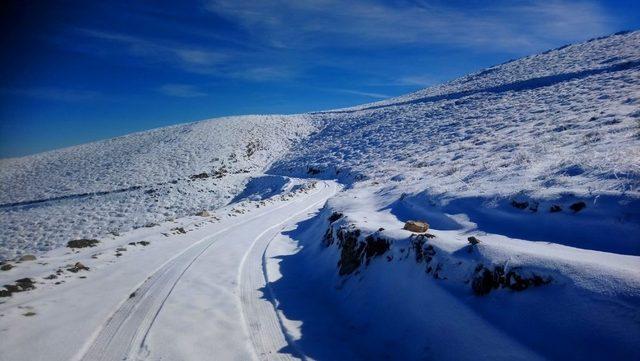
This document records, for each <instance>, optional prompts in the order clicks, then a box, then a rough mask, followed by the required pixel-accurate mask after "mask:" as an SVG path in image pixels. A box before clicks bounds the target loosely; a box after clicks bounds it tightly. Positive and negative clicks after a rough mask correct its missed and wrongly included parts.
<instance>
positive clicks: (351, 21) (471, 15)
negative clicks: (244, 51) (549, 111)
mask: <svg viewBox="0 0 640 361" xmlns="http://www.w3.org/2000/svg"><path fill="white" fill-rule="evenodd" d="M397 4H399V5H397V6H390V5H386V4H382V3H379V2H377V1H363V0H354V1H349V2H343V1H338V0H315V1H304V2H300V1H284V0H271V1H263V0H260V1H257V0H254V1H243V2H237V1H233V0H211V1H210V2H209V3H208V4H207V6H206V8H207V9H208V10H209V11H211V12H213V13H216V14H218V15H220V16H224V17H226V18H228V19H230V20H232V21H235V22H237V23H239V24H241V25H242V26H244V27H245V28H246V29H247V30H248V31H250V32H252V33H253V35H254V36H256V37H260V38H261V39H262V41H264V42H266V43H268V44H270V45H271V46H272V47H274V48H289V49H295V48H298V49H308V48H314V47H326V46H349V47H362V48H376V47H381V46H390V45H391V46H394V45H399V44H405V45H411V44H413V45H426V44H449V45H453V46H459V47H468V48H476V49H481V48H484V49H486V48H487V47H488V48H491V49H494V50H501V51H507V52H523V51H525V52H530V51H535V50H539V49H543V48H546V47H549V46H550V44H553V43H555V42H557V41H574V40H576V39H580V38H583V37H584V36H592V35H598V34H602V33H607V32H611V31H612V27H611V26H610V24H611V21H610V19H609V17H608V16H607V15H606V12H605V11H604V10H603V9H602V8H601V7H600V6H599V5H598V4H596V3H593V2H586V1H582V2H575V1H574V2H569V1H549V2H537V3H533V2H530V1H525V2H518V3H516V4H512V3H502V4H496V3H493V4H492V5H488V6H486V7H484V8H483V9H470V10H462V9H454V8H451V7H447V6H445V5H434V4H428V3H415V2H411V3H409V2H401V3H397Z"/></svg>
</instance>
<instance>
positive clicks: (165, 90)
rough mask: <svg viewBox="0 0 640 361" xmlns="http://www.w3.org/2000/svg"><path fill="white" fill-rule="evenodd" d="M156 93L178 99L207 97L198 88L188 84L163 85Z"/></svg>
mask: <svg viewBox="0 0 640 361" xmlns="http://www.w3.org/2000/svg"><path fill="white" fill-rule="evenodd" d="M158 91H159V92H160V93H162V94H164V95H168V96H172V97H178V98H198V97H203V96H206V95H207V93H205V92H203V91H200V90H199V89H198V87H195V86H193V85H188V84H165V85H163V86H161V87H160V88H158Z"/></svg>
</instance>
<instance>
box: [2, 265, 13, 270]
mask: <svg viewBox="0 0 640 361" xmlns="http://www.w3.org/2000/svg"><path fill="white" fill-rule="evenodd" d="M12 268H13V265H12V264H11V263H7V264H3V265H2V266H0V271H8V270H10V269H12Z"/></svg>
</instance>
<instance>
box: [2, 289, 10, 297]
mask: <svg viewBox="0 0 640 361" xmlns="http://www.w3.org/2000/svg"><path fill="white" fill-rule="evenodd" d="M10 296H11V291H9V290H7V289H4V290H0V297H10Z"/></svg>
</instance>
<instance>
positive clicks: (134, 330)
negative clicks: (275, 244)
mask: <svg viewBox="0 0 640 361" xmlns="http://www.w3.org/2000/svg"><path fill="white" fill-rule="evenodd" d="M337 189H338V186H337V185H336V184H335V183H333V182H318V183H317V184H316V186H315V188H312V189H310V190H309V191H308V192H307V193H300V194H298V195H296V196H295V197H293V198H291V199H289V200H286V201H276V202H273V203H271V204H268V205H267V206H266V207H264V208H259V209H254V210H250V211H248V212H246V213H245V214H243V215H241V216H238V217H232V218H230V219H229V220H228V221H227V222H225V221H224V220H223V221H222V222H219V223H208V224H207V225H204V226H202V227H200V228H199V229H197V230H196V231H194V232H188V233H187V234H186V235H182V237H183V238H184V237H191V238H195V239H193V240H191V241H187V242H185V243H187V244H188V246H186V247H185V248H183V249H181V250H178V251H176V250H171V248H166V250H165V251H164V252H160V253H159V254H158V255H157V256H158V257H162V256H163V254H164V257H166V260H165V262H164V263H163V264H161V265H160V266H159V267H157V268H155V270H154V271H152V272H147V273H146V274H144V271H143V270H144V269H148V268H146V267H138V273H143V274H142V275H140V274H138V275H137V276H135V277H131V278H130V279H127V278H125V277H123V276H124V275H122V276H120V277H119V279H114V278H113V277H109V279H110V281H109V282H105V283H104V284H102V285H100V284H98V283H97V282H100V281H99V278H101V277H100V274H103V273H105V272H109V267H104V268H102V269H98V270H97V271H95V273H96V274H89V276H88V277H90V278H94V277H95V278H98V279H97V280H96V281H95V282H91V283H85V284H84V285H80V286H76V287H84V288H87V290H85V291H86V292H89V293H92V291H91V290H89V289H91V288H93V289H96V291H97V289H98V288H101V289H102V290H104V288H109V287H110V286H109V285H110V284H114V283H116V284H117V283H125V284H126V283H132V282H135V279H139V278H140V277H143V279H144V281H142V282H139V283H138V286H137V287H136V286H133V287H131V288H130V290H134V291H133V292H131V293H123V292H122V291H120V292H119V293H120V294H119V295H118V297H110V298H109V297H107V298H100V297H95V299H92V300H91V302H92V303H91V304H89V305H85V306H80V307H85V308H91V309H93V310H94V312H93V313H94V314H95V313H96V312H97V313H100V312H101V311H100V310H104V309H111V310H112V311H111V312H109V313H108V314H107V315H106V316H107V317H104V318H103V322H102V323H101V324H100V323H99V324H95V321H96V319H97V318H95V317H94V318H93V319H89V320H86V321H87V323H88V325H87V324H84V325H80V326H79V325H78V324H77V320H73V319H69V320H65V317H64V316H63V317H61V316H62V315H65V314H67V315H71V314H74V312H72V310H70V309H69V307H70V306H71V304H72V303H70V302H67V301H66V300H65V299H68V298H70V297H73V295H72V294H69V293H66V292H63V288H49V289H42V290H41V289H37V290H35V291H32V292H33V295H28V293H24V294H20V295H18V296H25V297H26V298H29V296H32V297H33V298H34V302H29V300H26V302H21V305H22V306H23V307H24V306H25V305H29V306H28V307H30V309H35V310H36V312H38V314H37V315H36V316H35V317H23V316H20V315H19V314H15V317H12V315H11V314H10V312H4V313H5V316H4V317H3V319H4V320H1V321H3V322H5V321H9V322H8V323H7V324H10V325H11V327H10V328H13V329H14V330H15V328H20V329H22V328H23V327H25V326H26V327H27V328H34V329H31V330H20V332H17V333H15V332H14V333H13V334H12V333H11V331H9V332H6V334H7V336H9V337H3V338H2V339H3V341H0V349H2V350H3V351H5V353H4V354H3V355H2V358H3V359H7V360H13V359H15V360H18V359H25V358H24V357H25V356H28V357H27V359H32V360H35V359H47V360H54V359H59V360H65V359H69V358H70V357H73V358H75V359H80V360H124V359H128V360H134V359H136V360H140V359H151V360H160V359H163V360H204V359H211V357H214V358H215V359H224V360H234V359H235V360H250V359H267V358H268V359H270V360H271V359H287V357H288V356H287V354H283V353H278V351H279V350H281V349H282V348H283V347H286V346H287V345H288V341H287V338H286V337H285V335H284V334H283V330H282V329H281V327H280V321H279V320H278V316H277V314H276V312H275V309H274V308H273V306H272V303H271V301H269V300H268V299H267V298H265V297H264V295H263V293H262V291H261V289H263V287H265V283H266V279H265V276H264V275H265V273H264V272H263V262H262V256H263V253H264V252H265V250H266V247H267V246H268V244H269V242H270V240H271V239H273V238H274V237H275V236H276V235H278V234H279V233H280V231H281V230H282V229H284V228H285V227H291V226H292V225H293V224H295V222H297V221H299V220H301V219H304V218H305V217H308V214H309V213H308V212H309V211H315V210H317V209H318V208H320V207H322V205H323V204H324V203H325V201H326V200H327V198H329V197H330V196H332V195H333V194H335V192H336V191H337ZM147 238H148V237H147ZM171 253H173V256H169V257H167V256H166V254H171ZM120 262H122V263H126V262H137V261H136V259H134V258H130V260H124V259H119V260H118V263H120ZM138 262H144V260H143V259H139V260H138ZM121 267H126V266H123V265H121ZM92 273H93V272H92ZM74 281H75V282H78V281H76V280H72V281H70V282H74ZM122 289H126V287H119V288H118V287H116V288H115V289H114V292H117V291H118V290H122ZM85 291H78V290H75V291H74V292H73V293H74V294H76V295H77V294H78V293H85ZM19 298H20V297H15V299H13V300H11V302H10V303H9V304H5V305H2V308H1V309H0V312H2V311H8V310H9V308H10V307H11V303H14V301H18V300H19ZM118 298H119V299H120V301H119V302H120V303H119V304H112V302H113V301H114V300H116V299H118ZM110 303H111V304H110ZM38 304H48V305H49V307H47V308H46V310H45V309H41V308H40V307H39V306H38ZM52 304H53V305H52ZM13 306H16V305H13ZM114 310H115V311H114ZM80 312H82V311H80ZM40 313H42V314H40ZM103 313H104V312H103ZM51 314H57V316H56V317H57V322H54V323H51V322H47V320H48V319H50V318H51ZM70 318H73V317H70ZM38 319H40V322H37V321H38ZM32 321H36V324H34V322H32ZM92 321H93V325H92V326H89V325H91V322H92ZM69 323H71V324H73V323H75V324H76V327H79V328H84V329H86V330H87V331H89V329H93V331H91V332H87V333H86V338H85V339H84V340H82V339H77V338H75V337H74V338H75V339H74V340H73V341H71V340H70V337H69V336H70V334H71V335H73V336H77V334H75V333H73V332H71V333H69V332H65V331H64V330H63V329H64V327H68V324H69ZM61 324H62V326H61V328H62V329H60V327H56V326H57V325H61ZM54 329H57V331H56V330H54ZM20 334H31V335H34V334H35V335H40V336H36V337H31V338H30V339H25V338H20V337H19V335H20ZM16 335H17V336H18V337H15V336H16ZM12 336H14V337H12ZM39 337H41V338H46V340H45V339H39ZM51 339H54V340H55V339H57V342H55V341H54V342H52V340H51ZM27 344H29V345H31V347H29V346H27ZM33 345H37V346H38V347H33ZM74 350H75V352H74ZM14 351H15V352H14ZM74 355H75V356H74ZM31 356H33V357H31Z"/></svg>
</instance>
